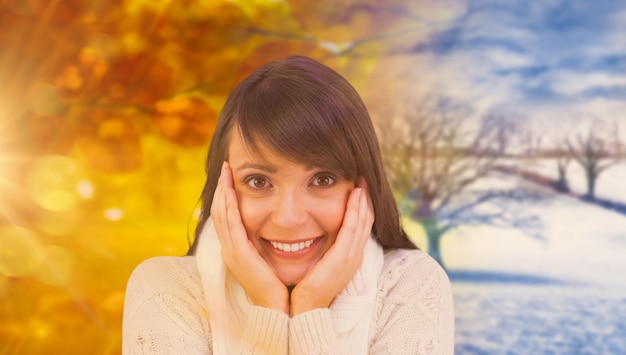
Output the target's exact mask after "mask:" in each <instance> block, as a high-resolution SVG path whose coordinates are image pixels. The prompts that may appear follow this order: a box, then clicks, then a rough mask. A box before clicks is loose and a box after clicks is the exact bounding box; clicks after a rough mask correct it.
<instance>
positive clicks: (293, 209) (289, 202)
mask: <svg viewBox="0 0 626 355" xmlns="http://www.w3.org/2000/svg"><path fill="white" fill-rule="evenodd" d="M302 197H303V196H300V194H299V193H298V192H297V191H295V190H288V191H283V192H281V193H279V194H278V195H277V199H276V203H275V205H274V208H273V211H272V222H273V223H274V224H275V225H276V226H278V227H281V228H284V229H294V228H298V227H301V226H303V225H304V223H305V222H306V218H307V212H306V207H305V201H304V199H303V198H302Z"/></svg>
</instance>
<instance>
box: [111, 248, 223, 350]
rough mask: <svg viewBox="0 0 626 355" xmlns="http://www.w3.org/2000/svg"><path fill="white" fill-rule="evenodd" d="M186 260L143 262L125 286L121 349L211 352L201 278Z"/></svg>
mask: <svg viewBox="0 0 626 355" xmlns="http://www.w3.org/2000/svg"><path fill="white" fill-rule="evenodd" d="M185 258H188V257H184V258H177V257H155V258H151V259H148V260H146V261H144V262H143V263H141V264H140V265H139V266H137V268H135V270H134V271H133V273H132V274H131V276H130V278H129V280H128V284H127V287H126V299H125V304H124V319H123V324H122V353H123V354H124V355H131V354H133V355H134V354H211V353H212V352H211V333H210V330H209V326H208V318H207V314H206V311H205V308H204V307H203V306H202V304H203V293H202V291H201V287H200V280H199V277H198V275H197V272H195V269H194V268H193V267H192V266H193V264H192V263H191V262H189V260H184V259H185Z"/></svg>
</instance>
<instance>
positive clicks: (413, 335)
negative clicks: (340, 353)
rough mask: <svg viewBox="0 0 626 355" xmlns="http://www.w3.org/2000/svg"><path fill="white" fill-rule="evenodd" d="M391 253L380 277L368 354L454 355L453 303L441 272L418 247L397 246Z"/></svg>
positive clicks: (448, 285)
mask: <svg viewBox="0 0 626 355" xmlns="http://www.w3.org/2000/svg"><path fill="white" fill-rule="evenodd" d="M394 258H395V260H393V261H392V262H391V263H390V265H389V267H387V268H385V270H384V272H383V275H382V276H381V281H380V282H379V287H380V290H379V294H378V297H379V300H378V301H377V310H376V314H377V317H376V320H375V324H374V329H373V331H374V334H373V337H371V339H372V342H371V343H370V351H369V353H370V354H453V353H454V305H453V300H452V288H451V285H450V281H449V279H448V276H447V275H446V273H445V271H444V270H443V269H442V268H441V266H439V264H438V263H437V262H436V261H435V260H434V259H432V258H431V257H430V256H429V255H427V254H426V253H424V252H422V251H419V250H412V251H407V250H398V251H396V257H394ZM392 259H393V258H392Z"/></svg>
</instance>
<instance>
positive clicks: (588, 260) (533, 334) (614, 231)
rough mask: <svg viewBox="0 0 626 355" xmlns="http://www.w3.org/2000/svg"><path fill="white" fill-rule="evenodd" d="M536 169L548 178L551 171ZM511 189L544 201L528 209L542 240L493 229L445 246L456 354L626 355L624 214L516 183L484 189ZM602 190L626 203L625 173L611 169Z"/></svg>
mask: <svg viewBox="0 0 626 355" xmlns="http://www.w3.org/2000/svg"><path fill="white" fill-rule="evenodd" d="M573 165H574V164H573V163H572V166H570V168H573ZM535 168H537V169H545V171H542V172H545V173H546V175H548V173H549V172H550V168H551V166H548V167H541V166H535ZM554 170H555V171H556V168H554ZM536 171H540V170H536ZM578 175H579V173H578V172H574V170H573V169H572V170H571V173H570V179H571V181H570V183H571V185H572V188H574V190H577V191H578V189H580V192H583V191H584V179H583V178H582V177H579V176H578ZM503 185H509V186H517V187H519V188H531V189H535V190H537V191H539V192H540V193H541V194H543V195H544V196H546V198H545V199H543V200H541V201H538V202H536V203H531V204H528V205H527V206H525V208H526V210H527V211H528V212H532V213H534V214H536V215H538V216H540V217H541V219H542V221H543V227H542V235H543V237H542V238H531V237H529V236H527V235H524V234H522V233H521V232H519V231H515V230H506V229H496V228H488V227H481V228H471V229H470V228H462V229H459V230H457V231H455V232H454V233H453V234H450V235H447V236H446V237H444V239H443V240H442V253H443V258H444V263H445V264H446V266H447V268H448V272H449V274H450V277H451V280H452V284H453V290H454V296H455V310H456V322H457V323H456V353H457V354H626V215H623V214H619V213H616V212H613V211H609V210H606V209H603V208H600V207H597V206H595V205H592V204H588V203H584V202H581V201H579V200H577V199H575V198H572V197H568V196H564V195H557V194H555V193H554V192H552V191H550V190H548V189H543V188H540V187H537V186H533V185H532V184H530V183H528V182H524V181H520V180H519V179H517V178H512V177H505V176H499V177H495V178H494V179H493V180H491V181H489V180H486V181H484V182H482V183H481V186H479V187H481V188H484V187H488V186H503ZM597 191H598V196H599V197H604V198H611V199H614V200H618V201H622V202H626V167H623V166H617V167H615V168H613V169H610V170H607V172H606V173H605V175H603V176H602V177H601V179H600V181H599V184H598V190H597ZM418 243H419V241H418Z"/></svg>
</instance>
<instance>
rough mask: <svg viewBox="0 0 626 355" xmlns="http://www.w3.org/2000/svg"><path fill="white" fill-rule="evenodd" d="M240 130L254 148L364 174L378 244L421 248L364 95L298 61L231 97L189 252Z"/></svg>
mask: <svg viewBox="0 0 626 355" xmlns="http://www.w3.org/2000/svg"><path fill="white" fill-rule="evenodd" d="M235 125H236V126H237V128H238V129H239V131H240V132H241V134H242V138H243V140H244V142H245V144H246V145H247V146H248V147H249V148H250V149H252V150H254V149H255V148H256V147H258V146H259V145H260V144H261V145H263V146H266V147H268V148H269V149H270V150H271V151H274V152H277V153H278V154H279V155H281V156H283V157H285V158H286V159H289V160H291V161H294V162H297V163H303V164H306V165H311V166H316V167H320V168H323V169H327V170H329V171H335V172H338V173H341V174H342V175H344V176H345V177H346V178H348V179H352V180H353V181H356V179H357V177H358V176H360V175H361V176H363V177H364V178H365V181H366V182H367V185H368V190H369V193H370V196H371V198H372V202H373V205H374V215H375V221H374V226H373V227H372V231H373V234H374V237H375V238H376V240H377V241H378V242H379V243H380V244H381V245H382V246H383V247H385V248H416V246H415V245H414V244H413V243H412V242H411V241H410V240H409V238H408V237H407V235H406V233H405V232H404V230H403V229H402V226H401V225H400V215H399V213H398V208H397V206H396V202H395V200H394V198H393V194H392V192H391V188H390V186H389V182H388V181H387V177H386V176H385V170H384V168H383V164H382V159H381V156H380V150H379V147H378V139H377V137H376V133H375V131H374V126H373V124H372V121H371V119H370V117H369V114H368V112H367V109H366V108H365V105H364V103H363V101H362V100H361V97H360V96H359V94H358V93H357V92H356V90H355V89H354V88H353V87H352V85H350V83H348V81H347V80H345V79H344V78H343V77H342V76H341V75H339V74H338V73H337V72H335V71H333V70H332V69H330V68H329V67H327V66H325V65H323V64H321V63H319V62H317V61H315V60H313V59H311V58H307V57H302V56H291V57H288V58H287V59H285V60H283V61H276V62H270V63H267V64H265V65H263V66H261V67H260V68H258V69H257V70H256V71H255V72H253V73H252V74H250V76H248V77H247V78H246V79H244V80H243V81H242V82H241V83H240V84H239V85H238V86H237V87H236V88H235V89H234V90H233V92H232V93H231V94H230V96H229V97H228V100H227V101H226V103H225V105H224V108H223V109H222V112H221V114H220V118H219V122H218V124H217V128H216V130H215V133H214V135H213V139H212V141H211V145H210V147H209V154H208V157H207V162H206V172H207V180H206V183H205V185H204V189H203V191H202V197H201V199H202V208H201V212H200V220H199V223H198V225H197V227H196V233H195V234H196V237H195V240H194V242H193V244H192V245H191V247H190V249H189V251H188V255H193V254H194V253H195V250H196V247H197V244H198V239H199V236H200V232H201V231H202V226H203V225H204V223H205V222H206V220H207V219H208V218H209V216H210V210H211V203H212V202H213V194H214V193H215V189H216V187H217V180H218V178H219V176H220V169H221V166H222V162H223V161H224V160H228V143H229V138H230V135H231V134H232V133H233V128H234V127H235Z"/></svg>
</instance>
